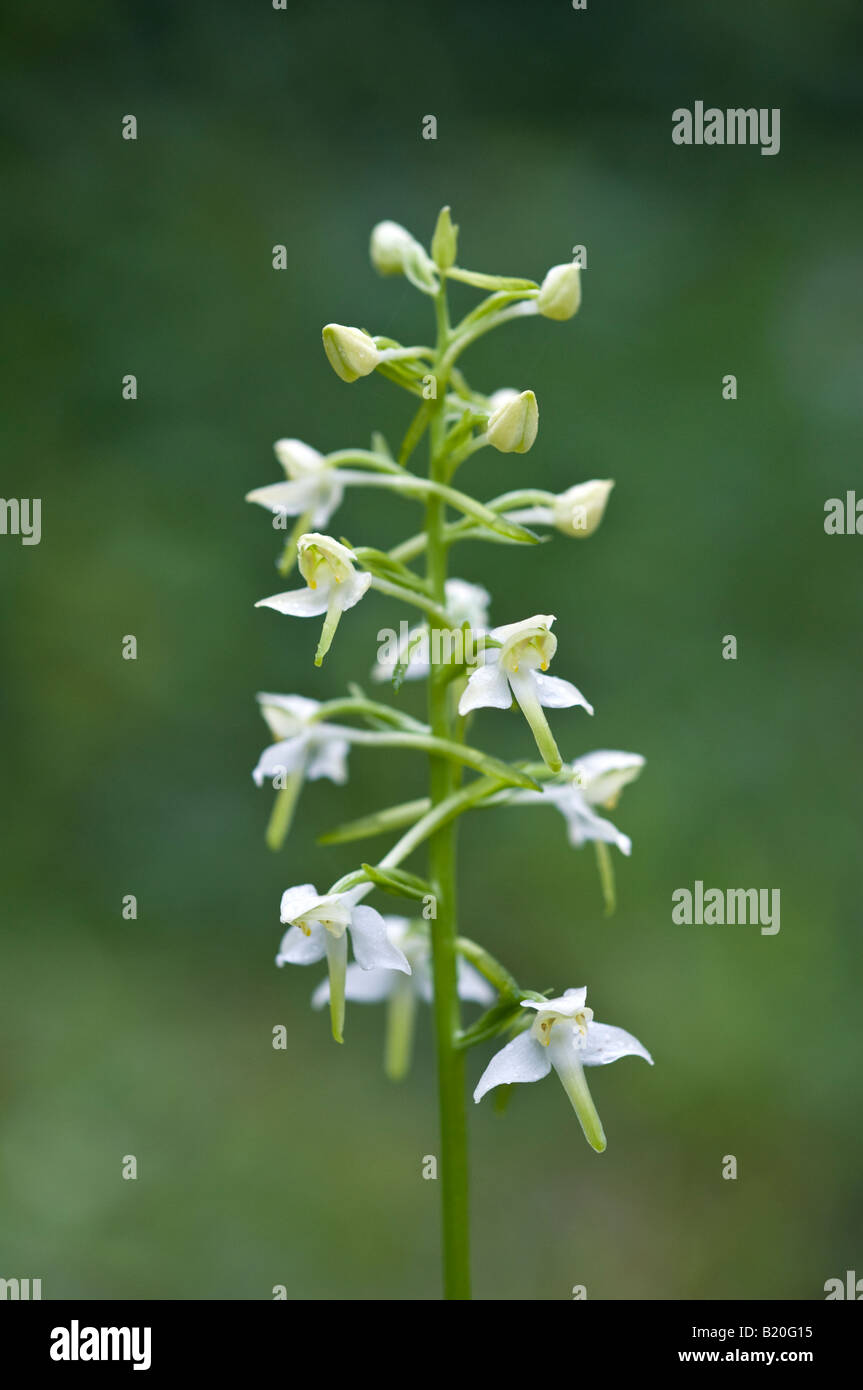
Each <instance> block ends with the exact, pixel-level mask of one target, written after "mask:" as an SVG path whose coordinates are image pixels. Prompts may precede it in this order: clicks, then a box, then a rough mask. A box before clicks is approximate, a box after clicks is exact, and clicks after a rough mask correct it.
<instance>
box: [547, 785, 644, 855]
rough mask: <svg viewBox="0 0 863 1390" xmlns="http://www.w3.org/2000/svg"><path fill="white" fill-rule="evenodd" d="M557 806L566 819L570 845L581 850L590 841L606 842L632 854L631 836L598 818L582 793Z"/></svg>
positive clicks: (561, 801)
mask: <svg viewBox="0 0 863 1390" xmlns="http://www.w3.org/2000/svg"><path fill="white" fill-rule="evenodd" d="M557 805H558V807H559V809H560V810H561V812H562V813H563V815H564V816H565V817H566V826H567V831H568V834H569V843H570V844H571V845H574V846H575V848H576V849H580V848H581V846H582V845H583V844H586V843H587V841H588V840H604V841H605V843H606V844H608V845H617V848H618V849H619V850H620V852H621V853H622V854H631V853H632V841H631V840H630V838H629V836H628V835H624V834H623V832H622V831H621V830H618V828H617V826H616V825H612V823H611V821H610V820H605V819H603V817H602V816H598V815H597V814H596V813H595V811H594V810H593V809H592V808H591V807H590V806H588V804H587V802H586V801H585V800H584V799H583V797H582V795H581V794H580V793H578V794H577V795H575V796H573V797H571V798H570V799H568V800H566V801H564V800H559V801H558V802H557Z"/></svg>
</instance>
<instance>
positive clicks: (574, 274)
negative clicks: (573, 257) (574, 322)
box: [536, 262, 581, 320]
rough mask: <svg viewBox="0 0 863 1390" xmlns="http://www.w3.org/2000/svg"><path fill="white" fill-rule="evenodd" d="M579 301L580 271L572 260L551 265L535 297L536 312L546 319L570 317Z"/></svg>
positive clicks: (576, 308)
mask: <svg viewBox="0 0 863 1390" xmlns="http://www.w3.org/2000/svg"><path fill="white" fill-rule="evenodd" d="M580 303H581V271H580V269H579V267H578V266H577V265H575V264H574V263H572V262H569V263H566V264H564V265H553V266H552V267H551V270H550V271H549V272H548V274H547V275H546V277H545V279H544V280H543V282H542V284H541V286H540V290H539V294H538V296H537V299H536V308H537V312H538V313H540V314H542V315H543V316H544V317H545V318H547V319H560V320H563V319H571V318H572V316H573V314H575V313H577V312H578V306H579V304H580Z"/></svg>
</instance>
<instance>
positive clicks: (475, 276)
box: [447, 265, 539, 290]
mask: <svg viewBox="0 0 863 1390" xmlns="http://www.w3.org/2000/svg"><path fill="white" fill-rule="evenodd" d="M447 276H448V277H449V279H450V280H461V282H462V284H465V285H473V286H474V287H475V288H476V289H478V290H538V289H539V285H538V284H537V283H536V281H535V280H522V279H521V278H520V277H519V276H517V275H483V274H482V273H481V272H480V271H478V270H462V269H461V268H460V266H457V265H454V266H451V267H450V268H449V270H448V271H447Z"/></svg>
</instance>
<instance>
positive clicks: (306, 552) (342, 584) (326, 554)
mask: <svg viewBox="0 0 863 1390" xmlns="http://www.w3.org/2000/svg"><path fill="white" fill-rule="evenodd" d="M297 550H298V556H299V559H298V564H299V570H300V574H301V575H302V576H303V578H304V579H305V581H306V585H307V587H306V588H305V589H290V590H289V591H288V592H287V593H285V594H273V595H272V596H271V597H270V598H262V599H259V600H258V602H257V603H256V604H255V607H256V608H275V610H276V612H277V613H289V614H292V615H293V616H294V617H297V618H315V617H318V616H320V614H321V613H326V615H327V616H326V618H325V619H324V626H323V629H322V631H321V640H320V642H319V643H318V649H317V651H316V652H315V665H316V666H320V664H321V662H322V661H323V659H324V657H325V656H326V654H327V652H328V651H329V649H330V646H331V645H332V640H333V637H334V636H335V632H336V628H337V627H338V625H339V620H340V618H341V616H342V614H343V613H344V611H345V609H347V608H353V606H354V604H356V603H359V601H360V599H361V598H362V596H363V594H364V593H365V592H366V590H367V589H368V587H369V585H370V584H371V582H372V577H371V575H370V574H357V572H356V570H355V569H354V566H353V562H354V560H355V559H356V558H357V557H356V555H355V554H354V552H353V551H352V550H349V549H348V547H347V546H346V545H342V543H341V541H336V540H333V538H332V536H322V535H320V534H319V533H318V532H316V531H310V532H307V534H306V535H304V536H300V539H299V543H298V546H297Z"/></svg>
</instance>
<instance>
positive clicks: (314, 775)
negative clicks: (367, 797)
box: [306, 738, 350, 786]
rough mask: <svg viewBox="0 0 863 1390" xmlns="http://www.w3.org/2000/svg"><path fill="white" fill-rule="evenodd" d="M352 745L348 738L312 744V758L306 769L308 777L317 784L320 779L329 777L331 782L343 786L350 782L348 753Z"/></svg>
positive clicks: (331, 739)
mask: <svg viewBox="0 0 863 1390" xmlns="http://www.w3.org/2000/svg"><path fill="white" fill-rule="evenodd" d="M349 750H350V744H349V743H348V741H347V739H346V738H327V739H321V741H320V743H317V742H315V743H312V744H311V756H310V758H309V765H308V767H307V768H306V777H307V778H308V780H309V781H310V782H317V781H318V779H319V778H320V777H329V779H330V781H331V782H337V783H338V784H339V786H343V785H344V783H345V782H347V780H348V752H349Z"/></svg>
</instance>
